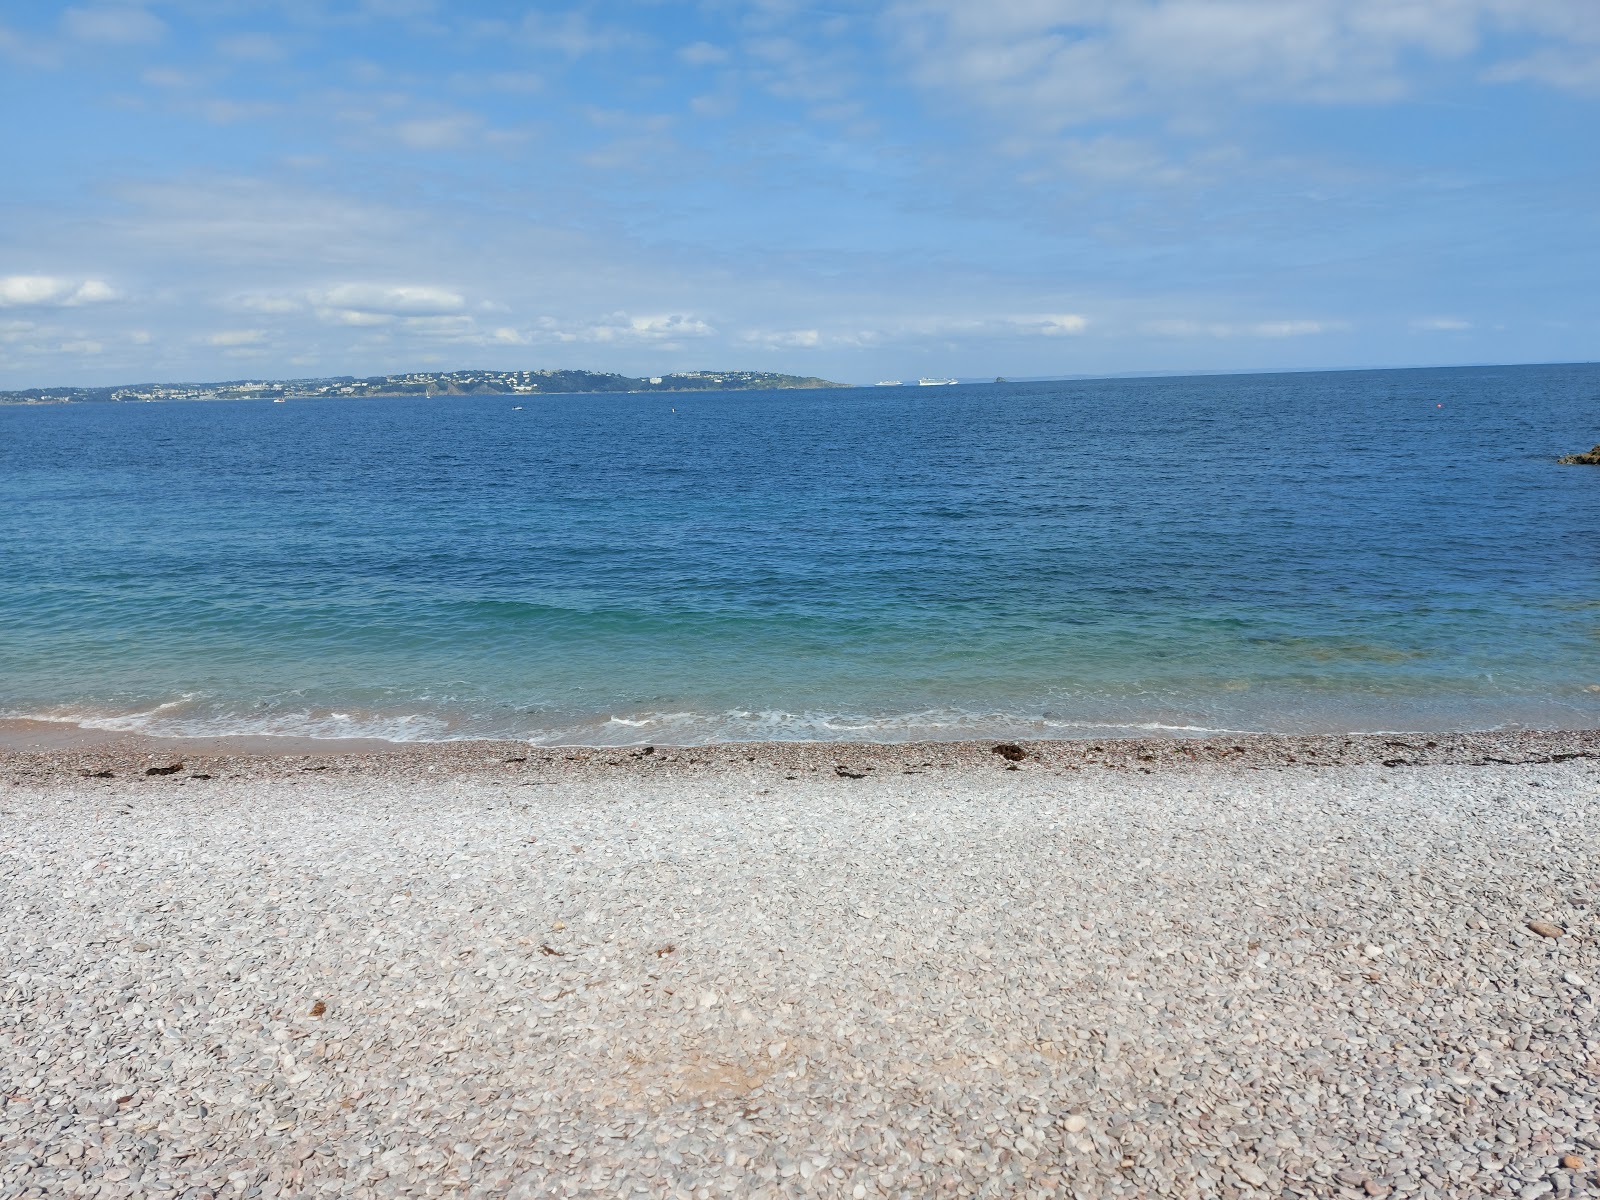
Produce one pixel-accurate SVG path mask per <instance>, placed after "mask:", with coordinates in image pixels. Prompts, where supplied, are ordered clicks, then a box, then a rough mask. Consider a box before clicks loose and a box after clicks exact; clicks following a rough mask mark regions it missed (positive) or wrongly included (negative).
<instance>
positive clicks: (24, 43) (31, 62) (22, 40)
mask: <svg viewBox="0 0 1600 1200" xmlns="http://www.w3.org/2000/svg"><path fill="white" fill-rule="evenodd" d="M0 56H4V57H6V58H9V59H10V60H11V61H12V62H15V63H18V64H20V65H21V66H24V67H54V66H58V65H59V63H60V59H59V58H58V57H57V54H56V52H55V50H54V49H53V48H52V47H50V46H49V45H47V44H46V43H44V42H42V41H40V40H38V39H36V38H30V37H24V36H23V35H22V34H20V33H18V32H16V30H14V29H7V28H6V27H5V26H4V25H0Z"/></svg>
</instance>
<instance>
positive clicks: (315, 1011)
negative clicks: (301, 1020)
mask: <svg viewBox="0 0 1600 1200" xmlns="http://www.w3.org/2000/svg"><path fill="white" fill-rule="evenodd" d="M327 1011H328V1006H327V1005H326V1004H324V1003H323V1002H322V1001H321V1000H318V1001H317V1002H316V1003H315V1004H313V1005H312V1006H311V1015H312V1016H313V1017H320V1016H321V1015H322V1014H323V1013H325V1012H327Z"/></svg>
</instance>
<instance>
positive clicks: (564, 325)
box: [489, 312, 717, 346]
mask: <svg viewBox="0 0 1600 1200" xmlns="http://www.w3.org/2000/svg"><path fill="white" fill-rule="evenodd" d="M716 332H717V331H716V329H715V328H713V327H712V326H711V325H710V324H709V323H708V322H706V321H705V320H703V319H701V318H700V317H697V316H693V315H692V314H686V313H669V314H658V315H649V316H630V315H629V314H628V313H625V312H615V313H611V314H610V315H609V316H606V317H602V318H600V319H599V320H595V321H576V322H575V321H571V320H560V319H558V318H556V317H541V318H539V320H538V321H537V322H535V324H534V327H533V329H532V330H531V331H530V332H529V333H528V334H526V335H524V334H519V333H517V331H515V330H511V329H497V330H495V331H494V333H493V334H491V335H490V336H489V340H491V341H493V342H497V343H507V344H519V345H521V344H526V343H528V342H557V343H574V342H598V343H602V344H605V343H624V344H635V345H661V346H670V345H673V344H676V343H677V342H679V341H681V340H682V339H686V338H688V339H697V338H707V337H713V336H715V334H716Z"/></svg>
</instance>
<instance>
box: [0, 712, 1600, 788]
mask: <svg viewBox="0 0 1600 1200" xmlns="http://www.w3.org/2000/svg"><path fill="white" fill-rule="evenodd" d="M1001 744H1008V745H1010V744H1015V745H1017V746H1019V747H1021V748H1022V750H1023V751H1024V753H1025V757H1024V758H1023V759H1022V760H1020V761H1019V762H1015V763H1013V762H1010V761H1007V760H1005V759H1002V758H999V757H997V756H996V755H995V753H994V749H995V747H996V746H997V745H1001ZM1574 759H1600V729H1588V730H1516V731H1493V730H1489V731H1477V732H1457V733H1356V734H1269V733H1249V734H1228V735H1222V736H1208V737H1198V738H1084V739H1052V740H1021V741H1017V742H1014V743H1013V742H1010V741H1009V740H1008V739H1000V738H984V739H966V740H961V741H932V742H928V741H923V742H832V741H830V742H777V741H763V742H722V743H710V744H704V745H668V744H660V745H652V746H649V747H646V746H643V745H639V746H590V745H573V746H535V745H530V744H529V743H527V742H522V741H509V740H486V739H481V740H480V739H466V740H459V741H443V742H389V741H381V740H378V739H372V738H348V739H319V738H308V737H277V736H254V735H252V736H237V737H204V738H188V737H160V736H154V735H149V734H136V733H125V732H114V731H105V730H93V729H84V728H81V727H79V726H74V725H61V724H57V723H54V722H47V721H31V720H6V721H0V778H4V777H6V776H7V775H13V776H14V775H16V774H17V773H18V772H22V773H25V774H26V775H27V777H29V778H70V777H73V776H76V775H80V774H82V773H84V772H100V771H111V772H112V774H113V776H129V775H132V776H137V775H139V774H140V773H141V772H143V771H144V770H146V769H148V768H149V767H152V766H157V767H165V766H170V765H172V764H174V763H179V762H181V763H183V764H184V768H185V772H186V773H188V774H191V775H192V774H195V773H208V774H216V773H219V772H233V773H236V774H240V775H248V776H249V777H251V778H274V777H283V776H288V775H293V774H295V773H297V772H299V771H301V770H303V769H305V767H306V766H307V764H310V763H314V764H315V765H316V769H318V770H343V771H355V772H368V773H374V774H378V775H382V776H384V777H389V778H402V777H405V776H406V775H408V774H421V775H433V774H437V773H438V772H441V771H442V772H445V773H446V774H451V775H461V776H470V777H479V776H484V775H489V776H494V775H496V774H501V773H503V772H504V771H505V769H506V768H508V767H514V768H517V769H518V770H522V771H532V770H546V771H548V770H552V769H554V770H560V771H564V772H580V771H588V770H596V771H602V770H603V771H611V770H615V769H618V768H620V769H624V770H627V771H632V772H646V773H648V774H650V775H652V776H653V775H657V774H659V773H660V772H662V771H663V770H672V769H677V770H691V771H692V770H699V769H703V768H726V767H734V766H736V767H739V768H740V769H746V768H750V767H754V768H758V769H763V768H764V769H781V770H784V771H791V770H794V771H805V772H810V773H827V772H830V771H835V772H836V771H838V770H839V769H841V768H843V769H846V770H861V771H863V772H867V771H887V770H895V769H899V770H903V769H908V768H911V769H916V768H920V767H923V766H935V765H936V766H938V767H940V768H951V767H974V766H994V767H998V768H1002V769H1003V768H1012V767H1015V768H1017V769H1028V770H1046V771H1057V772H1059V771H1076V770H1083V769H1086V768H1103V769H1107V770H1118V771H1134V772H1154V771H1170V770H1174V769H1182V768H1186V767H1194V766H1204V765H1226V766H1234V767H1247V768H1257V769H1259V768H1288V767H1302V768H1303V767H1333V766H1363V765H1366V766H1373V765H1376V766H1384V767H1421V766H1489V765H1518V764H1536V763H1543V762H1564V761H1570V760H1574ZM179 774H181V773H179V772H175V773H174V775H179Z"/></svg>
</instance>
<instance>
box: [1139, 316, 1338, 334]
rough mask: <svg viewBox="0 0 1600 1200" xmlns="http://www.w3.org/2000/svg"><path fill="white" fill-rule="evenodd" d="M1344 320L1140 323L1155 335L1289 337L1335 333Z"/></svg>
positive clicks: (1171, 321)
mask: <svg viewBox="0 0 1600 1200" xmlns="http://www.w3.org/2000/svg"><path fill="white" fill-rule="evenodd" d="M1348 328H1349V325H1348V324H1347V323H1346V322H1344V321H1305V320H1298V321H1294V320H1291V321H1246V322H1239V323H1235V322H1229V321H1190V320H1182V319H1180V320H1170V321H1152V322H1150V323H1148V324H1147V325H1145V326H1144V330H1145V332H1146V333H1152V334H1155V335H1156V336H1157V337H1175V338H1192V337H1212V338H1236V337H1258V338H1291V337H1312V336H1315V335H1317V334H1323V333H1337V332H1340V331H1342V330H1345V329H1348Z"/></svg>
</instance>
